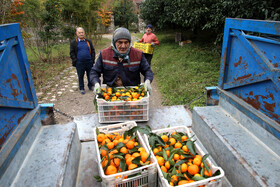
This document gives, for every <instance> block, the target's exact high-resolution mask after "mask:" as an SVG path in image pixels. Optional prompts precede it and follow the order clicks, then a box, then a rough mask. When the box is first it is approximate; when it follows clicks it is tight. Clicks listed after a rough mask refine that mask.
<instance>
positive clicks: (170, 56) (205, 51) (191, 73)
mask: <svg viewBox="0 0 280 187" xmlns="http://www.w3.org/2000/svg"><path fill="white" fill-rule="evenodd" d="M157 37H158V39H159V41H160V45H159V46H156V48H155V51H154V56H153V60H152V69H153V72H154V73H155V78H156V80H157V82H158V85H159V90H160V92H161V93H162V95H163V98H164V103H163V104H164V105H186V104H188V103H189V102H190V101H191V100H193V99H195V98H197V97H198V96H200V95H202V94H203V93H204V92H205V87H207V86H217V84H218V76H219V68H220V54H219V52H218V51H219V50H220V49H219V48H218V47H216V46H214V45H213V42H211V41H207V40H205V39H203V38H198V39H197V38H193V39H192V38H191V37H190V39H191V40H192V43H190V44H185V45H184V46H183V47H181V46H179V45H178V43H175V33H174V32H169V33H168V32H165V33H157ZM205 38H207V37H205ZM205 101H206V96H205V97H202V98H201V99H199V100H197V101H195V102H193V103H192V104H191V108H192V107H193V106H204V105H205Z"/></svg>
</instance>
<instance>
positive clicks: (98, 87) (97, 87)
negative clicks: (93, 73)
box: [93, 82, 101, 94]
mask: <svg viewBox="0 0 280 187" xmlns="http://www.w3.org/2000/svg"><path fill="white" fill-rule="evenodd" d="M93 93H94V94H99V93H101V87H100V84H99V83H98V82H97V83H95V85H94V89H93Z"/></svg>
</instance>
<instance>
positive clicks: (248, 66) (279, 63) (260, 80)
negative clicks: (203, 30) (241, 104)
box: [219, 19, 280, 123]
mask: <svg viewBox="0 0 280 187" xmlns="http://www.w3.org/2000/svg"><path fill="white" fill-rule="evenodd" d="M279 77H280V22H277V21H260V20H242V19H226V24H225V30H224V39H223V50H222V58H221V67H220V77H219V87H220V88H221V89H224V90H226V91H229V92H231V93H233V94H234V95H236V96H237V97H239V98H241V99H243V100H244V101H245V102H247V103H248V104H250V105H251V106H253V107H254V108H255V109H257V110H259V111H261V112H262V113H264V114H265V115H267V116H268V117H270V118H271V119H273V120H275V121H276V122H277V123H280V81H279Z"/></svg>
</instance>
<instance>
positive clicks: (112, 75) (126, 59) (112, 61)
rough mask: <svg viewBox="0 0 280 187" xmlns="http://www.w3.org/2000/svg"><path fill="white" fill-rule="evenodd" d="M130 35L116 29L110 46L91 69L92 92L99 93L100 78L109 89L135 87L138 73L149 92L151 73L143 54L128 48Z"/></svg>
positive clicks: (101, 53) (120, 29) (125, 31)
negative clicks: (101, 77) (142, 77)
mask: <svg viewBox="0 0 280 187" xmlns="http://www.w3.org/2000/svg"><path fill="white" fill-rule="evenodd" d="M130 44H131V35H130V33H129V31H128V30H127V29H126V28H118V29H116V30H115V32H114V34H113V39H112V43H111V46H110V47H108V48H106V49H104V50H102V51H101V52H100V55H99V57H98V59H97V61H96V63H95V64H94V66H93V67H92V69H91V72H90V81H91V83H92V84H93V85H94V92H95V93H99V92H100V91H101V88H100V78H99V77H100V76H101V74H103V83H104V84H107V85H108V86H110V87H119V86H137V85H138V84H140V83H141V78H140V73H141V74H142V75H144V81H145V83H144V86H145V88H146V90H149V91H151V89H152V88H151V82H152V81H153V72H152V70H151V67H150V65H149V64H148V62H147V60H146V59H145V57H144V55H143V52H142V51H140V50H138V49H136V48H133V47H131V46H130Z"/></svg>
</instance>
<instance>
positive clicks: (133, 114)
mask: <svg viewBox="0 0 280 187" xmlns="http://www.w3.org/2000/svg"><path fill="white" fill-rule="evenodd" d="M103 87H104V86H102V88H103ZM149 98H150V95H149V92H147V96H145V97H143V98H142V99H140V100H137V101H113V102H111V101H106V100H104V99H101V98H97V96H96V101H97V107H98V118H99V123H116V122H125V121H148V120H149Z"/></svg>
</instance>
